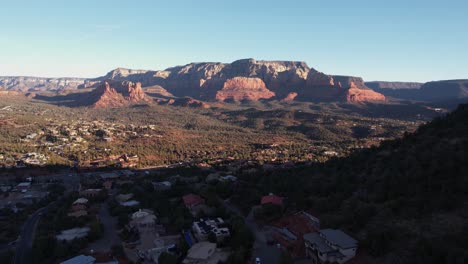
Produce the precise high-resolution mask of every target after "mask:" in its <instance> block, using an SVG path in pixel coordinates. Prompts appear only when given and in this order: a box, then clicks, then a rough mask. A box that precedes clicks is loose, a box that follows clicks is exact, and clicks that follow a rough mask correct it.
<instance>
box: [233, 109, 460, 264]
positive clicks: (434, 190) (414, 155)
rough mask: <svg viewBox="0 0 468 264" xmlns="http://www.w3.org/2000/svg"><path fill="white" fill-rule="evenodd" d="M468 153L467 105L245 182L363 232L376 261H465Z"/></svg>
mask: <svg viewBox="0 0 468 264" xmlns="http://www.w3.org/2000/svg"><path fill="white" fill-rule="evenodd" d="M467 150H468V104H465V105H461V106H459V108H458V109H457V110H456V111H454V112H453V113H450V114H448V115H447V116H445V117H439V118H435V119H434V120H433V121H432V122H430V123H428V124H426V125H422V126H421V127H419V128H418V129H417V131H415V132H414V133H412V134H405V136H404V137H403V138H401V139H395V140H390V141H385V142H384V143H382V144H381V145H380V146H379V147H374V148H370V149H367V150H363V151H360V152H357V153H354V154H352V155H350V156H349V157H346V158H337V159H333V160H330V161H328V162H326V163H322V164H314V165H312V166H307V167H302V168H298V169H297V168H296V169H291V170H283V171H278V170H277V171H274V172H272V171H270V172H264V174H263V177H258V176H256V177H252V176H248V175H246V176H245V177H246V179H247V180H249V181H251V182H252V183H254V184H255V186H257V188H258V189H259V190H261V192H263V193H267V192H271V191H273V192H275V193H277V194H280V195H284V196H286V197H288V198H289V201H290V204H291V206H292V207H295V208H296V209H306V208H308V209H310V208H313V210H314V211H315V212H316V213H317V214H318V216H319V217H320V218H321V219H322V222H323V223H325V225H328V226H331V227H336V226H340V227H343V228H344V229H345V230H347V231H348V232H350V233H351V234H353V235H355V236H356V237H357V238H359V240H360V241H361V243H362V246H363V248H365V252H364V254H365V255H369V256H370V259H371V261H370V263H421V264H422V263H465V262H464V261H466V260H468V253H467V252H468V207H467V201H468V200H467V194H468V158H467V157H468V156H467V154H468V153H467ZM244 193H247V192H244ZM242 199H244V200H245V201H248V200H249V198H248V197H242Z"/></svg>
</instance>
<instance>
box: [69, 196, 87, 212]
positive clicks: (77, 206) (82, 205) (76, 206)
mask: <svg viewBox="0 0 468 264" xmlns="http://www.w3.org/2000/svg"><path fill="white" fill-rule="evenodd" d="M87 204H88V199H86V198H79V199H77V200H76V201H74V202H73V204H72V207H71V211H73V212H76V211H82V210H86V208H87Z"/></svg>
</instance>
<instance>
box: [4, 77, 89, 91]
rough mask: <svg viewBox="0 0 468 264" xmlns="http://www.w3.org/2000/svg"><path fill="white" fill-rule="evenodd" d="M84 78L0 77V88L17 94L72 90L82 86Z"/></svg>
mask: <svg viewBox="0 0 468 264" xmlns="http://www.w3.org/2000/svg"><path fill="white" fill-rule="evenodd" d="M85 81H86V79H85V78H73V77H70V78H67V77H64V78H43V77H28V76H0V87H2V88H3V89H5V90H10V91H17V92H37V91H61V90H67V89H69V90H73V89H76V88H77V87H78V86H80V85H82V84H84V83H85Z"/></svg>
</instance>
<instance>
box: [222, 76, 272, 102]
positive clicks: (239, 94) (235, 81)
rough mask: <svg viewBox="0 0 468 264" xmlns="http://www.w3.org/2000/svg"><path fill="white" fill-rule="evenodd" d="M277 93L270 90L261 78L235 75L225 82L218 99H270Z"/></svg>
mask: <svg viewBox="0 0 468 264" xmlns="http://www.w3.org/2000/svg"><path fill="white" fill-rule="evenodd" d="M273 96H275V93H274V92H272V91H270V90H268V89H267V87H266V86H265V83H264V82H263V81H262V80H261V79H260V78H248V77H234V78H231V79H228V80H226V81H225V82H224V84H223V88H222V89H221V90H219V91H218V92H217V93H216V96H215V97H216V100H218V101H224V100H226V99H232V100H234V101H242V100H249V101H257V100H259V99H269V98H271V97H273Z"/></svg>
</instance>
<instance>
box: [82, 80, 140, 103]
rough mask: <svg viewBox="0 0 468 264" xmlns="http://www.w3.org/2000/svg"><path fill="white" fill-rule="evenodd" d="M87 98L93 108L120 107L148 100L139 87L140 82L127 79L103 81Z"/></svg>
mask: <svg viewBox="0 0 468 264" xmlns="http://www.w3.org/2000/svg"><path fill="white" fill-rule="evenodd" d="M84 99H86V98H84ZM89 100H90V101H91V102H89V103H90V105H91V106H92V107H94V108H105V107H121V106H126V105H129V104H131V103H136V102H140V101H146V102H149V99H148V98H147V97H146V94H145V92H144V91H143V90H142V89H141V84H140V83H132V82H129V81H123V82H113V81H105V82H104V83H103V84H101V85H100V86H99V87H98V88H96V89H95V90H94V91H93V92H92V93H91V96H90V97H89Z"/></svg>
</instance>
